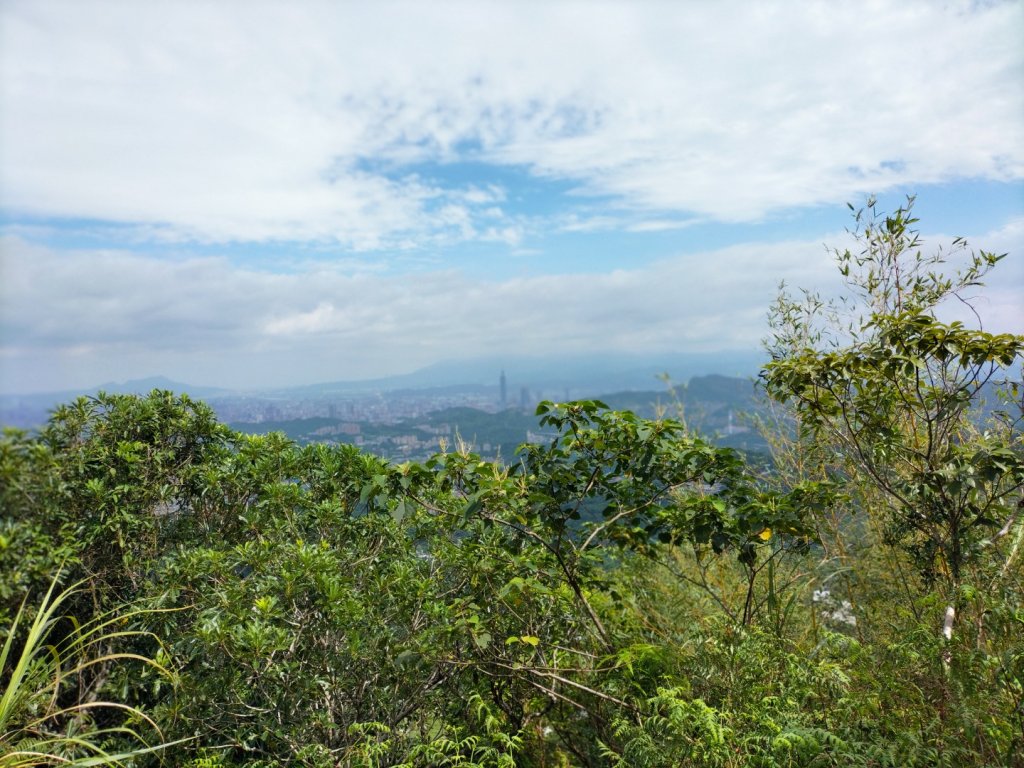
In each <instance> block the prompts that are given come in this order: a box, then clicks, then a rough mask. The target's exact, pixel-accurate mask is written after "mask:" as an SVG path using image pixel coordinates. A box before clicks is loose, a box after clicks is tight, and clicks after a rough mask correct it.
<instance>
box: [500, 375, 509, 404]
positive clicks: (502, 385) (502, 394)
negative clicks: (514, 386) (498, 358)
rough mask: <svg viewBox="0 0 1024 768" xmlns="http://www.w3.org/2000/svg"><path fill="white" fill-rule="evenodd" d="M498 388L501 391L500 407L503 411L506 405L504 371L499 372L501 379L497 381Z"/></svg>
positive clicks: (506, 384) (506, 394)
mask: <svg viewBox="0 0 1024 768" xmlns="http://www.w3.org/2000/svg"><path fill="white" fill-rule="evenodd" d="M498 386H499V388H500V389H501V407H502V408H503V409H504V408H505V405H506V404H507V403H508V382H507V381H506V380H505V371H504V370H502V372H501V378H500V379H498Z"/></svg>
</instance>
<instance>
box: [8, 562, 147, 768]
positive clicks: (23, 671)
mask: <svg viewBox="0 0 1024 768" xmlns="http://www.w3.org/2000/svg"><path fill="white" fill-rule="evenodd" d="M56 587H57V580H56V579H55V580H54V582H53V583H51V585H50V588H49V590H48V591H47V592H46V594H45V596H44V597H43V599H42V601H41V602H40V603H39V605H38V606H37V607H36V610H35V611H34V618H33V619H32V621H31V623H30V625H29V626H28V628H27V631H26V632H25V634H24V639H21V637H22V636H21V634H20V633H19V631H18V630H19V625H20V624H21V622H22V621H23V619H24V617H25V615H26V613H25V611H24V609H22V610H19V611H18V613H17V614H16V615H15V616H14V619H13V621H12V622H11V624H10V625H8V626H5V627H4V628H3V637H4V645H3V647H2V649H0V670H2V671H3V677H2V678H0V679H2V680H3V684H4V686H3V688H2V694H0V766H2V767H3V768H19V767H20V766H31V765H53V764H61V765H81V766H87V765H112V764H115V763H121V762H124V761H126V760H129V759H132V758H136V757H139V756H142V755H146V754H151V753H153V752H155V751H158V750H160V749H162V748H163V745H158V746H156V747H151V746H147V745H146V741H145V739H144V738H143V736H142V735H141V733H140V732H139V731H140V729H144V730H152V731H155V732H156V734H157V735H158V736H159V728H158V727H157V726H156V723H154V722H153V720H152V719H151V718H149V717H147V716H146V715H145V714H143V713H142V712H141V711H139V710H138V709H135V708H133V707H128V706H125V705H123V704H120V703H117V702H113V701H106V700H103V699H99V698H97V696H96V690H95V689H96V685H97V679H98V678H99V677H100V676H102V675H103V674H106V673H107V672H106V670H105V669H104V668H106V667H109V666H110V665H111V664H122V665H123V664H125V663H126V662H139V663H141V664H143V665H146V666H148V667H151V668H153V669H155V670H156V671H157V672H158V673H159V674H160V675H161V676H163V677H166V676H167V670H166V669H164V668H163V667H162V666H161V665H160V664H159V662H158V661H156V660H154V659H150V658H146V657H143V656H139V655H138V654H131V653H120V652H112V651H110V650H108V649H109V647H110V646H111V645H112V643H114V642H115V641H117V640H119V639H123V638H127V637H134V636H137V635H139V634H141V633H140V632H139V631H137V630H126V629H123V628H122V627H123V625H124V624H126V623H127V622H128V621H129V620H131V619H132V618H133V617H135V616H137V615H138V614H137V613H136V614H133V613H131V612H128V613H115V614H113V615H99V616H97V617H95V618H94V619H93V620H91V621H90V622H89V623H87V624H85V625H79V624H77V623H76V622H73V621H71V622H69V621H68V620H66V619H65V618H64V617H63V616H62V615H61V614H60V613H59V610H60V608H61V607H62V605H63V604H64V603H65V602H66V601H67V600H68V599H69V598H70V597H72V596H73V595H74V593H75V591H76V590H77V589H78V587H79V585H73V586H71V587H69V588H67V589H65V590H63V591H61V592H59V593H57V592H55V590H56ZM19 645H20V651H19V649H18V646H19ZM125 744H127V745H128V747H127V748H125V746H124V745H125Z"/></svg>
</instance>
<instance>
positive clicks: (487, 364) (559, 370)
mask: <svg viewBox="0 0 1024 768" xmlns="http://www.w3.org/2000/svg"><path fill="white" fill-rule="evenodd" d="M762 357H763V356H762V355H761V354H758V353H754V352H729V353H724V352H723V353H700V354H677V355H663V356H660V357H650V356H642V355H624V354H609V355H600V356H598V355H589V356H578V357H567V358H551V357H521V356H500V355H494V356H492V357H488V358H479V359H474V360H458V361H449V362H440V363H436V364H434V365H430V366H427V367H426V368H421V369H419V370H417V371H413V372H411V373H407V374H402V375H397V376H388V377H384V378H378V379H369V380H361V381H335V382H325V383H319V384H309V385H305V386H295V387H284V388H270V387H266V388H254V389H247V390H232V389H226V388H223V387H211V386H201V385H196V384H189V383H185V382H181V381H175V380H173V379H169V378H167V377H164V376H153V377H148V378H143V379H134V380H131V381H125V382H108V383H106V384H101V385H99V386H96V387H92V388H88V389H81V390H65V391H59V392H43V393H31V394H6V395H3V394H0V425H6V426H16V427H34V426H38V425H39V424H42V423H43V422H45V421H46V418H47V415H48V413H49V412H50V411H51V410H52V409H53V408H55V407H56V406H58V405H60V404H61V403H66V402H70V401H72V400H74V399H75V398H77V397H79V396H81V395H95V394H96V393H97V392H101V391H103V392H108V393H113V394H144V393H147V392H149V391H151V390H153V389H166V390H172V391H174V392H182V393H187V394H189V395H190V396H192V397H194V398H197V399H203V400H208V401H216V400H218V399H222V398H229V397H257V398H258V397H267V398H273V399H275V400H282V399H285V400H287V399H320V398H329V397H331V396H332V395H338V396H342V395H354V394H360V393H374V392H380V393H399V392H410V391H435V392H436V391H451V392H469V391H476V392H481V393H483V392H497V391H498V386H499V377H500V376H501V373H502V372H504V374H505V378H506V387H507V391H508V397H509V400H510V401H517V400H518V398H519V392H520V390H521V389H529V390H530V391H531V392H532V393H545V396H550V397H552V398H555V399H563V398H564V396H568V397H571V398H579V397H593V396H596V395H600V394H603V393H606V392H617V391H629V390H642V389H647V390H649V389H651V388H652V387H654V386H658V379H659V377H662V376H663V375H667V376H668V377H669V380H670V381H673V382H685V381H688V380H689V379H691V378H693V377H699V376H705V375H708V374H725V375H727V376H733V377H739V378H749V377H751V376H754V375H756V373H757V371H758V370H759V368H760V365H761V362H762Z"/></svg>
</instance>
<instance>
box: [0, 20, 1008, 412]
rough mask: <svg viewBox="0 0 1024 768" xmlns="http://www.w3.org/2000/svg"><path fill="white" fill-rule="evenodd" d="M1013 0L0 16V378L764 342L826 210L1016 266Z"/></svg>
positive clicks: (400, 367) (3, 385) (339, 373)
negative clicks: (909, 200)
mask: <svg viewBox="0 0 1024 768" xmlns="http://www.w3.org/2000/svg"><path fill="white" fill-rule="evenodd" d="M1021 29H1024V3H1021V2H991V3H975V2H948V3H942V4H940V3H935V2H930V1H929V2H915V1H914V0H907V1H905V2H883V1H881V0H876V1H874V2H857V3H853V2H808V3H800V4H794V3H790V2H779V3H772V2H758V3H753V2H715V3H712V2H689V3H665V2H654V1H653V0H652V1H651V2H633V3H626V2H598V3H595V2H586V3H574V2H553V3H544V4H541V3H518V2H475V3H470V2H468V1H466V2H438V3H429V4H424V3H397V2H393V3H392V2H382V3H373V4H369V3H363V4H361V3H327V2H311V1H308V0H307V1H304V2H295V3H287V4H285V3H263V2H246V3H242V2H240V0H239V2H219V3H214V2H199V1H195V2H193V1H188V2H186V1H184V0H183V1H182V2H175V3H159V4H158V3H128V2H121V1H119V0H79V1H78V2H67V3H64V2H58V1H57V0H47V2H21V1H19V0H5V2H3V3H0V392H4V391H6V392H12V391H39V390H47V389H63V388H73V387H86V386H90V385H94V384H97V383H100V382H104V381H110V380H123V379H127V378H135V377H142V376H148V375H153V374H164V375H168V376H171V377H172V378H176V379H180V380H186V381H191V382H194V383H202V384H214V385H223V386H232V387H254V386H263V385H275V386H276V385H283V384H300V383H310V382H314V381H322V380H334V379H347V378H363V377H374V376H381V375H387V374H392V373H402V372H406V371H409V370H413V369H415V368H417V367H421V366H424V365H428V364H431V363H434V362H437V361H439V360H446V359H457V358H470V357H473V356H476V355H481V354H493V353H494V352H495V351H496V350H501V351H507V352H508V353H509V354H510V355H565V354H590V353H594V352H600V351H602V350H610V351H615V352H620V351H639V352H649V353H651V354H658V353H669V352H688V351H694V352H696V351H716V350H749V349H752V348H756V347H757V345H758V343H759V340H760V338H761V337H762V336H763V334H764V332H765V313H766V311H767V307H768V304H769V303H770V302H771V300H772V298H773V297H774V294H775V290H776V286H777V285H778V283H779V282H780V281H783V280H785V281H786V282H787V283H788V284H790V285H800V286H805V287H808V288H817V289H821V290H823V291H825V292H830V291H834V290H835V289H836V287H837V283H836V276H835V271H834V269H833V267H832V264H831V261H830V258H829V255H828V253H827V249H826V247H825V245H826V244H828V245H832V246H842V245H843V244H844V243H845V242H846V240H845V237H846V235H845V233H844V228H845V227H846V226H847V225H848V224H849V223H850V219H849V215H848V211H847V209H846V205H845V204H846V203H847V202H852V203H854V204H860V203H862V202H863V200H864V199H865V197H866V196H867V195H870V194H877V195H878V197H879V199H880V200H881V203H882V207H883V208H891V207H893V206H895V205H898V204H899V203H900V202H901V201H902V200H903V199H904V197H905V195H907V194H916V195H917V204H916V208H915V210H916V212H917V214H918V215H919V216H920V218H921V228H922V230H923V233H924V235H925V241H926V244H927V245H928V246H929V247H932V246H938V245H940V244H942V243H943V242H947V241H948V240H949V239H950V238H951V237H953V236H957V235H964V236H966V237H967V238H968V239H969V241H970V242H971V244H972V245H974V246H976V247H980V248H985V249H986V250H994V251H999V252H1004V251H1005V252H1009V253H1010V256H1009V257H1008V258H1007V259H1006V260H1005V262H1004V263H1003V264H1001V265H1000V268H999V271H998V273H997V276H996V278H995V279H993V281H992V283H991V285H990V286H988V287H987V288H986V289H985V291H984V292H983V293H981V294H979V296H978V297H977V303H978V309H979V311H980V313H981V315H982V318H983V320H984V322H985V325H986V327H987V328H989V329H991V330H1005V331H1014V332H1024V320H1022V318H1024V298H1022V297H1024V46H1022V45H1021V44H1020V42H1021V39H1020V30H1021Z"/></svg>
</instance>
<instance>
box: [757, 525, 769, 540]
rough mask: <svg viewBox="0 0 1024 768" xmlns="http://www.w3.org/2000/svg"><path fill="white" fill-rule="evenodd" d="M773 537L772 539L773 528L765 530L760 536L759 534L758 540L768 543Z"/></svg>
mask: <svg viewBox="0 0 1024 768" xmlns="http://www.w3.org/2000/svg"><path fill="white" fill-rule="evenodd" d="M771 537H772V529H771V528H765V529H764V530H763V531H761V532H760V533H759V534H757V538H759V539H760V540H761V541H768V539H770V538H771Z"/></svg>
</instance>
